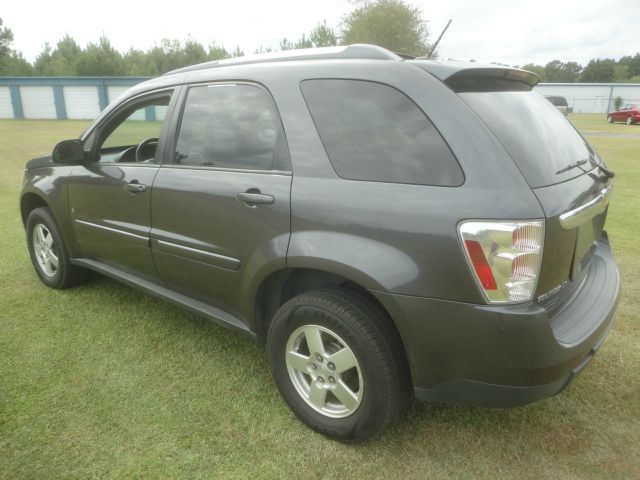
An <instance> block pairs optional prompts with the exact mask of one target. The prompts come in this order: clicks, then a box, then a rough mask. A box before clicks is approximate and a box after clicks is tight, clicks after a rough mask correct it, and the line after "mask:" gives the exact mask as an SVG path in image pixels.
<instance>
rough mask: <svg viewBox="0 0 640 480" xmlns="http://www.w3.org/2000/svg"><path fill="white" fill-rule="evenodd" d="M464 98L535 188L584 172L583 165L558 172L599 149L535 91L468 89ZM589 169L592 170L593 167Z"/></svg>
mask: <svg viewBox="0 0 640 480" xmlns="http://www.w3.org/2000/svg"><path fill="white" fill-rule="evenodd" d="M458 95H460V97H461V98H462V99H463V100H464V101H465V102H467V104H468V105H469V106H470V107H471V108H472V109H473V110H474V111H475V112H476V113H477V114H478V116H480V118H481V119H482V120H483V121H484V122H485V123H486V124H487V126H488V127H489V129H491V131H492V132H493V134H494V135H495V136H496V137H497V139H498V140H499V141H500V143H502V145H503V146H504V148H505V149H506V150H507V152H508V153H509V154H510V155H511V157H512V158H513V160H514V161H515V162H516V164H517V165H518V168H519V169H520V171H521V172H522V174H523V175H524V177H525V179H526V180H527V182H528V183H529V185H530V186H531V187H532V188H538V187H544V186H547V185H553V184H555V183H560V182H564V181H566V180H569V179H571V178H574V177H577V176H579V175H582V174H583V173H584V172H583V171H582V170H580V168H573V169H570V170H568V171H566V172H562V173H556V172H558V170H561V169H563V168H565V167H566V166H567V165H569V164H571V163H574V162H577V161H579V160H584V159H588V158H589V157H590V156H592V155H593V151H592V150H591V148H590V147H589V145H588V144H587V142H586V141H585V140H584V139H583V138H582V136H581V135H580V134H579V133H578V131H577V130H576V129H575V128H574V127H573V125H572V124H571V122H569V121H568V120H567V119H566V118H565V117H564V115H563V114H562V113H560V112H559V111H558V109H557V108H555V107H554V106H553V105H552V104H551V103H550V102H549V101H548V100H547V99H546V98H544V97H543V96H541V95H539V94H538V93H535V92H526V91H509V92H468V93H459V94H458ZM585 167H587V168H586V169H587V170H590V169H591V168H590V167H588V164H587V166H583V168H585Z"/></svg>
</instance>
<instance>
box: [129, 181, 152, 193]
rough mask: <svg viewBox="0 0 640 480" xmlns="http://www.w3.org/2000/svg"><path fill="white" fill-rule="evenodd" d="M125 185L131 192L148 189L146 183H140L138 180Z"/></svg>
mask: <svg viewBox="0 0 640 480" xmlns="http://www.w3.org/2000/svg"><path fill="white" fill-rule="evenodd" d="M125 187H126V189H127V190H128V191H129V192H131V193H140V192H144V191H146V190H147V186H146V185H145V184H144V183H138V181H137V180H133V181H131V182H130V183H127V185H126V186H125Z"/></svg>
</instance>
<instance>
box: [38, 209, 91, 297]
mask: <svg viewBox="0 0 640 480" xmlns="http://www.w3.org/2000/svg"><path fill="white" fill-rule="evenodd" d="M26 230H27V246H28V248H29V255H30V257H31V263H32V264H33V268H35V270H36V273H37V274H38V276H39V277H40V280H42V282H43V283H44V284H45V285H47V286H48V287H51V288H57V289H64V288H68V287H71V286H73V285H77V284H79V283H82V282H83V281H85V280H86V279H87V277H88V271H87V270H85V269H83V268H80V267H76V266H75V265H72V264H71V262H70V261H69V254H68V253H67V249H66V247H65V245H64V242H63V240H62V235H60V230H59V229H58V225H57V224H56V221H55V219H54V218H53V214H52V213H51V210H49V209H48V208H47V207H40V208H36V209H34V210H32V211H31V212H30V213H29V216H28V217H27V225H26Z"/></svg>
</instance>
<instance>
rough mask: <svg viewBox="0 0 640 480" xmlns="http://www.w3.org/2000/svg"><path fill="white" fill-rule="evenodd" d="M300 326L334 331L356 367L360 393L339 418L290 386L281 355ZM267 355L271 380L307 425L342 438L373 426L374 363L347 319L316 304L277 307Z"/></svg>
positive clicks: (378, 391)
mask: <svg viewBox="0 0 640 480" xmlns="http://www.w3.org/2000/svg"><path fill="white" fill-rule="evenodd" d="M304 325H319V326H322V327H325V328H328V329H329V330H331V331H332V332H335V333H336V334H337V335H338V336H339V337H340V338H341V339H342V340H343V341H344V342H346V343H347V345H348V346H349V348H350V349H351V351H352V352H353V354H354V355H355V357H356V359H357V361H358V364H359V366H360V372H361V375H362V383H363V387H362V388H363V390H364V391H363V395H362V400H361V402H360V405H359V406H358V408H357V410H356V411H355V412H354V413H352V414H351V415H349V416H348V417H343V418H331V417H328V416H325V415H323V414H321V413H319V412H317V411H316V410H314V409H313V408H312V407H311V406H309V405H308V404H307V403H306V401H305V400H304V399H303V398H302V397H301V396H300V394H299V393H298V391H297V390H296V388H295V387H294V385H293V383H292V381H291V378H290V377H289V372H288V369H287V365H286V360H285V355H286V349H287V342H288V340H289V337H290V335H291V334H292V333H293V332H294V331H295V330H296V329H297V328H299V327H302V326H304ZM268 355H269V360H270V364H271V370H272V373H273V377H274V380H275V382H276V384H277V385H278V388H279V389H280V392H281V393H282V396H283V397H284V399H285V401H286V402H287V404H288V405H289V407H290V408H291V409H292V410H293V412H294V413H295V414H296V415H297V416H298V417H299V418H300V419H301V420H302V421H303V422H304V423H306V424H307V425H309V426H310V427H312V428H313V429H314V430H317V431H319V432H320V433H323V434H325V435H328V436H331V437H334V438H337V439H339V440H343V441H349V440H350V439H355V437H356V435H357V436H362V434H363V432H368V431H371V430H375V429H376V412H378V409H379V407H380V405H379V399H380V396H381V394H382V392H381V389H380V385H379V384H378V382H376V371H377V369H378V365H377V362H376V359H375V357H374V356H373V355H372V354H371V353H370V350H368V349H367V345H366V340H363V338H362V335H361V334H360V332H358V331H357V329H356V328H354V327H353V326H352V325H349V323H348V322H345V321H344V320H342V319H341V318H339V317H338V316H336V315H334V314H333V313H331V312H329V311H327V310H325V309H323V308H321V307H318V306H316V305H291V306H288V307H286V308H284V309H281V310H280V311H279V312H278V314H277V315H276V317H275V318H274V320H273V323H272V325H271V329H270V332H269V340H268Z"/></svg>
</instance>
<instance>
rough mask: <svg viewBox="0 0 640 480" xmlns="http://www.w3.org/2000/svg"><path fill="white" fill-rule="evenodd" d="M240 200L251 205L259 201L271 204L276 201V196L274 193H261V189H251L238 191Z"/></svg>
mask: <svg viewBox="0 0 640 480" xmlns="http://www.w3.org/2000/svg"><path fill="white" fill-rule="evenodd" d="M238 200H240V201H241V202H244V203H245V204H246V205H248V206H250V207H251V206H255V205H257V204H259V203H260V204H265V205H270V204H272V203H273V202H274V201H275V198H273V195H266V194H264V193H261V192H260V190H257V189H251V190H249V191H247V192H240V193H238Z"/></svg>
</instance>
